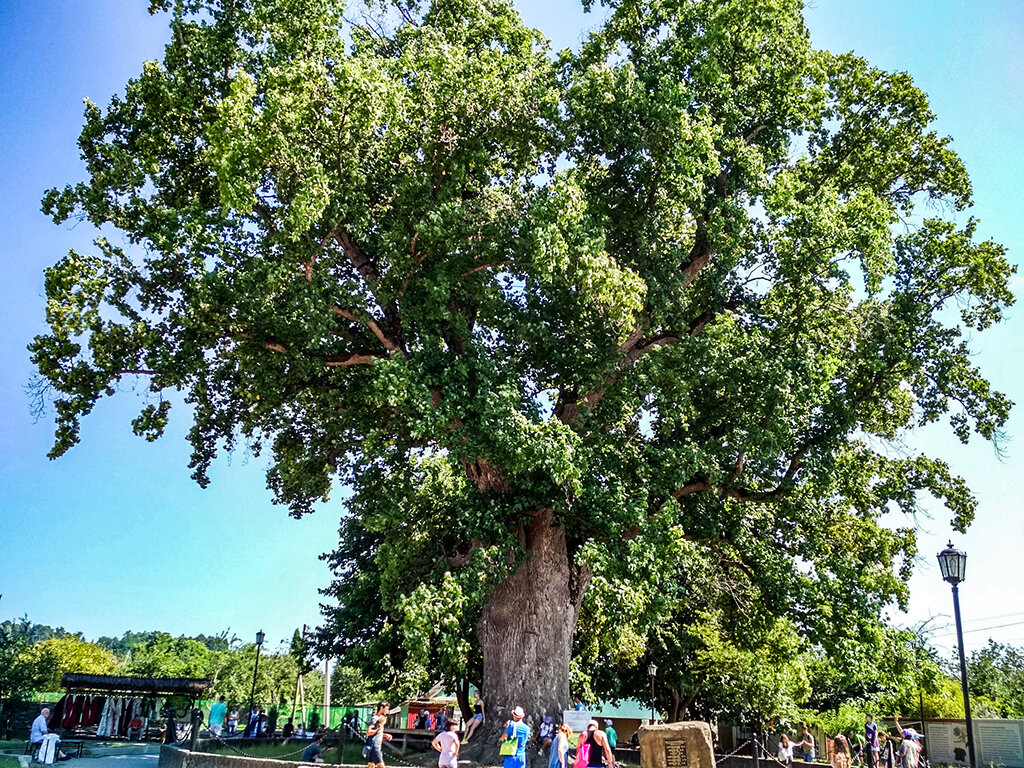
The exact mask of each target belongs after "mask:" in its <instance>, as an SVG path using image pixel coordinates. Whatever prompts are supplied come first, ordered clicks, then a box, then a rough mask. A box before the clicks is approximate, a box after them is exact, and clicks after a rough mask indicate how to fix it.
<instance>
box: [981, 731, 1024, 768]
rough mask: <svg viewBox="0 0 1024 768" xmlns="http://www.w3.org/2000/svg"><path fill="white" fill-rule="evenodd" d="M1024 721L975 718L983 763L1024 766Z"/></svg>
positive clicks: (1015, 766)
mask: <svg viewBox="0 0 1024 768" xmlns="http://www.w3.org/2000/svg"><path fill="white" fill-rule="evenodd" d="M1022 730H1024V722H1021V721H1020V720H975V721H974V737H975V739H976V740H977V742H978V761H979V762H980V763H981V764H982V765H1005V766H1013V767H1014V768H1018V767H1019V766H1024V743H1022V733H1021V731H1022Z"/></svg>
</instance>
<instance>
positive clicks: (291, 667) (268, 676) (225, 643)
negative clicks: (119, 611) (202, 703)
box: [0, 618, 373, 722]
mask: <svg viewBox="0 0 1024 768" xmlns="http://www.w3.org/2000/svg"><path fill="white" fill-rule="evenodd" d="M267 645H270V644H267ZM267 645H265V646H264V647H263V648H262V649H261V651H260V663H259V671H258V673H257V676H256V688H255V700H256V702H257V703H259V704H263V705H264V706H276V707H282V706H284V705H288V706H290V705H291V704H292V703H293V701H294V697H295V688H296V679H297V677H298V675H299V674H300V673H301V674H302V675H303V687H304V690H305V699H306V702H307V704H309V705H314V706H318V705H320V704H321V703H322V701H323V687H324V678H323V673H322V672H321V671H320V669H318V668H315V667H314V666H313V665H312V664H311V662H310V661H309V659H308V658H307V656H306V652H305V651H306V649H305V644H304V643H303V642H302V638H301V634H300V633H299V631H298V630H296V632H295V634H294V635H293V637H292V638H291V639H290V640H288V641H285V640H282V641H281V642H280V643H279V644H278V645H277V647H276V648H275V647H269V648H268V647H267ZM255 661H256V645H255V643H243V642H242V641H241V640H240V639H239V638H238V637H237V636H236V635H232V634H230V632H229V631H227V630H225V631H223V632H221V633H219V634H214V635H205V634H199V635H193V636H191V637H186V636H180V637H173V636H172V635H170V634H168V633H167V632H158V631H146V632H136V631H127V632H125V633H124V634H123V635H121V636H120V637H100V638H98V639H97V640H96V641H95V642H91V641H88V640H86V639H85V637H84V636H83V634H82V633H81V632H73V631H68V630H66V629H64V628H63V627H57V628H53V627H50V626H48V625H45V624H35V623H32V622H30V621H29V620H28V619H27V618H22V619H20V620H10V619H8V620H5V621H3V622H0V722H2V713H3V708H4V706H5V704H6V703H7V702H9V701H11V700H18V699H26V698H28V697H32V696H36V695H38V694H41V693H51V694H60V693H61V690H62V689H61V682H60V681H61V676H62V675H63V674H64V673H66V672H79V673H85V674H96V675H133V676H139V677H191V678H205V679H209V680H210V682H211V688H210V690H209V694H208V695H209V697H210V698H214V697H217V696H225V697H226V698H227V699H228V701H230V702H232V703H237V704H238V705H239V706H241V707H244V706H246V705H248V702H249V697H250V694H251V693H252V690H253V689H252V686H253V669H254V666H255ZM331 692H332V703H337V704H353V703H356V702H360V701H364V700H366V699H368V698H372V696H373V692H372V691H370V690H369V689H368V688H367V686H366V685H365V683H364V682H363V680H362V677H361V675H359V674H358V673H355V672H353V670H350V669H347V668H344V667H341V668H338V669H337V670H336V672H335V675H334V677H333V683H332V688H331Z"/></svg>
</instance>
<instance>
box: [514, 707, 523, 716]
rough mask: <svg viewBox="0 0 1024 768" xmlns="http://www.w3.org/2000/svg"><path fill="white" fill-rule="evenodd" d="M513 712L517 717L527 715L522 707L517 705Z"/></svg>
mask: <svg viewBox="0 0 1024 768" xmlns="http://www.w3.org/2000/svg"><path fill="white" fill-rule="evenodd" d="M512 714H513V715H515V716H516V717H526V713H525V712H524V711H523V708H522V707H516V708H515V709H513V710H512Z"/></svg>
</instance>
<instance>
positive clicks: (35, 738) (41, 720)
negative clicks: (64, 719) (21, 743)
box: [22, 707, 50, 747]
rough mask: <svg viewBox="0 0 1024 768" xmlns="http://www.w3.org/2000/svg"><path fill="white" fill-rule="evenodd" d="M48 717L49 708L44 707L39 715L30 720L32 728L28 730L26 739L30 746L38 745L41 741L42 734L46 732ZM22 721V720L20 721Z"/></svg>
mask: <svg viewBox="0 0 1024 768" xmlns="http://www.w3.org/2000/svg"><path fill="white" fill-rule="evenodd" d="M49 719H50V710H49V708H48V707H44V708H43V710H42V711H41V712H40V713H39V716H38V717H37V718H36V719H35V720H33V721H32V728H31V729H30V730H29V732H28V740H29V741H30V742H31V743H32V746H34V747H38V746H39V745H40V744H42V743H43V736H45V735H46V734H47V732H48V731H47V728H46V721H47V720H49ZM22 722H24V720H23V721H22Z"/></svg>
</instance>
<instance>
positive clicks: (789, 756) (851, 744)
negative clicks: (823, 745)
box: [778, 715, 927, 768]
mask: <svg viewBox="0 0 1024 768" xmlns="http://www.w3.org/2000/svg"><path fill="white" fill-rule="evenodd" d="M893 721H894V722H895V724H896V725H895V731H896V733H895V734H894V735H890V734H888V733H886V732H885V730H884V729H880V728H879V727H878V724H877V723H875V722H874V718H873V717H872V716H871V715H867V716H866V717H865V721H864V735H863V736H861V735H860V734H859V733H856V732H853V731H850V732H848V733H845V734H844V733H841V732H840V733H837V734H836V735H835V738H834V739H833V740H832V743H833V750H832V768H851V766H853V765H863V766H864V768H926V762H927V761H926V760H925V759H924V758H923V757H922V755H921V739H922V738H924V736H923V735H922V734H920V733H918V732H917V731H915V730H914V729H913V728H904V727H903V726H902V725H900V720H899V718H898V717H894V718H893ZM815 747H816V745H815V742H814V736H812V735H811V732H810V731H808V730H807V727H806V726H804V727H803V729H802V731H801V734H800V737H799V738H794V739H791V738H789V736H788V734H785V733H784V734H782V736H781V737H780V739H779V751H778V759H779V762H781V763H783V765H785V766H786V768H791V766H792V765H793V758H794V749H795V748H802V749H803V759H804V760H806V761H808V762H814V759H815V757H816V754H817V753H816V750H815Z"/></svg>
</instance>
